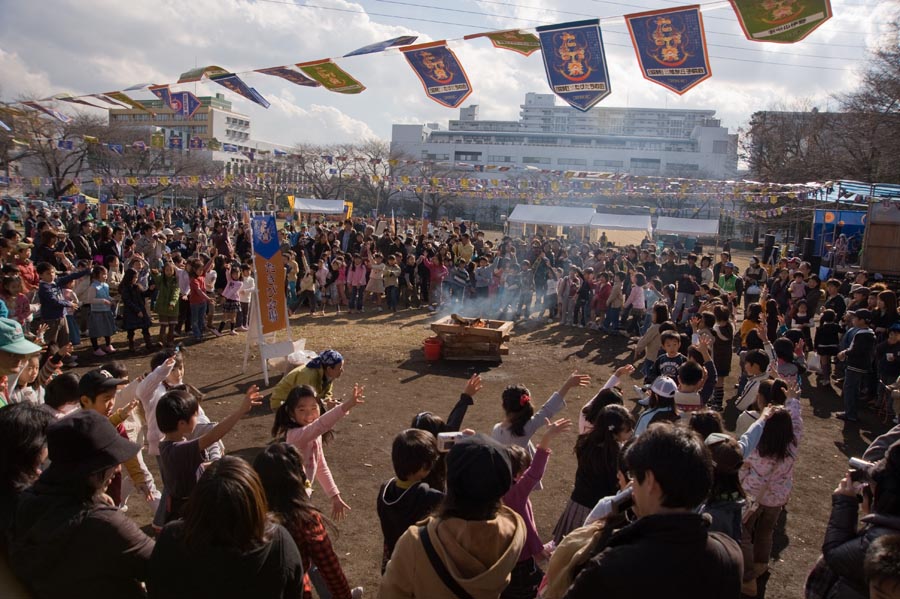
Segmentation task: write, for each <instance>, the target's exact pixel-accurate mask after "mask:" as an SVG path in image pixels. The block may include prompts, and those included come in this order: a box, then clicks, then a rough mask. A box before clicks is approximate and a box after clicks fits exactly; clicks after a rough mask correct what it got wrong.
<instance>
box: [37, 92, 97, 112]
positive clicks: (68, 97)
mask: <svg viewBox="0 0 900 599" xmlns="http://www.w3.org/2000/svg"><path fill="white" fill-rule="evenodd" d="M48 100H59V101H60V102H69V103H71V104H81V105H82V106H90V107H91V108H99V109H101V110H106V107H105V106H97V105H96V104H92V103H90V102H88V101H87V100H83V99H81V98H80V97H78V96H75V95H74V94H70V93H69V92H63V93H61V94H56V95H55V96H53V97H52V98H48Z"/></svg>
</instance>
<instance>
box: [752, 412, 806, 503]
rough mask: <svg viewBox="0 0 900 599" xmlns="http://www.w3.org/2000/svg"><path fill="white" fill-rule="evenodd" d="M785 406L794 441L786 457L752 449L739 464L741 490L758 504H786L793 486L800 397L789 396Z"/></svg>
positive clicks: (800, 434)
mask: <svg viewBox="0 0 900 599" xmlns="http://www.w3.org/2000/svg"><path fill="white" fill-rule="evenodd" d="M784 407H785V408H786V409H787V411H788V412H790V414H791V421H792V422H793V423H794V437H795V438H796V440H795V442H794V443H793V444H791V446H790V449H789V455H788V457H787V459H785V460H780V461H779V460H776V459H775V458H764V457H761V456H760V455H759V450H757V449H754V450H753V453H751V454H750V455H749V456H748V457H747V459H746V460H744V465H743V466H742V467H741V471H740V479H741V486H742V487H743V488H744V491H745V492H746V493H747V494H748V495H751V496H753V497H755V498H756V500H757V501H759V503H760V504H761V505H765V506H768V507H779V506H782V505H785V504H786V503H787V502H788V499H789V498H790V495H791V489H792V488H793V487H794V461H795V460H796V459H797V445H798V444H799V443H800V439H801V438H802V437H803V417H802V416H801V415H800V400H799V399H797V398H796V397H792V398H790V399H788V400H787V401H786V402H785V403H784Z"/></svg>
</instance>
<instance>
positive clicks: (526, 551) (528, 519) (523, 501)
mask: <svg viewBox="0 0 900 599" xmlns="http://www.w3.org/2000/svg"><path fill="white" fill-rule="evenodd" d="M549 458H550V452H549V451H547V450H546V449H541V448H538V450H537V451H536V452H535V454H534V459H533V460H532V461H531V466H529V467H528V469H527V470H525V472H524V473H523V474H522V476H521V477H520V478H519V480H517V481H516V482H515V483H513V486H512V487H511V488H510V489H509V491H507V492H506V495H504V496H503V503H505V504H506V506H507V507H508V508H510V509H512V510H515V512H516V513H517V514H519V515H520V516H522V520H524V521H525V530H526V533H525V534H526V537H525V546H524V547H522V553H520V554H519V561H520V562H521V561H524V560H527V559H528V558H530V557H534V556H536V555H539V554H540V553H541V551H543V549H544V544H543V543H541V537H540V535H538V531H537V526H536V525H535V523H534V512H533V511H532V509H531V499H529V498H528V496H529V495H531V492H532V491H533V490H534V489H535V487H536V486H537V485H539V484H540V482H541V478H542V477H543V476H544V470H546V468H547V460H548V459H549Z"/></svg>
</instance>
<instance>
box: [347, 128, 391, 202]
mask: <svg viewBox="0 0 900 599" xmlns="http://www.w3.org/2000/svg"><path fill="white" fill-rule="evenodd" d="M355 153H356V167H357V173H356V174H357V187H356V190H355V191H356V192H357V193H358V194H359V196H360V198H361V199H362V200H363V202H362V204H363V207H369V208H373V209H374V210H375V213H376V214H379V213H380V210H381V209H382V208H383V205H385V204H388V203H389V202H390V200H391V198H392V197H394V196H395V195H397V194H398V193H399V190H398V189H397V188H396V187H394V186H391V184H390V182H389V181H388V177H390V176H391V174H392V173H393V171H394V168H393V166H392V165H391V162H393V161H396V160H398V157H397V156H393V155H391V149H390V145H389V144H388V143H387V142H385V141H382V140H380V139H367V140H363V141H362V142H361V143H360V144H359V145H358V146H357V147H356V151H355ZM366 204H368V206H366Z"/></svg>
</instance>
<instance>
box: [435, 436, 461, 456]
mask: <svg viewBox="0 0 900 599" xmlns="http://www.w3.org/2000/svg"><path fill="white" fill-rule="evenodd" d="M462 436H463V434H462V433H460V432H455V433H438V436H437V446H438V451H440V452H441V453H447V452H448V451H450V448H451V447H453V446H454V445H455V444H456V442H457V441H458V440H459V439H460V437H462Z"/></svg>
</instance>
